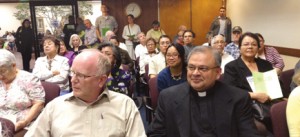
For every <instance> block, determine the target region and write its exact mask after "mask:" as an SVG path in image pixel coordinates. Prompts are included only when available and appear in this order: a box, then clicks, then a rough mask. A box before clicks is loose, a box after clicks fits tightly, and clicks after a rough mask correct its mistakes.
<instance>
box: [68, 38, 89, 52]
mask: <svg viewBox="0 0 300 137" xmlns="http://www.w3.org/2000/svg"><path fill="white" fill-rule="evenodd" d="M69 44H70V46H71V48H72V49H71V50H70V51H73V52H74V53H75V55H77V54H78V53H79V52H80V51H81V50H83V49H86V48H88V47H87V46H85V45H82V40H81V39H80V37H79V35H77V34H73V35H71V37H70V42H69Z"/></svg>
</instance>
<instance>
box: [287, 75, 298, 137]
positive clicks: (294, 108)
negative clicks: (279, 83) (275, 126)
mask: <svg viewBox="0 0 300 137" xmlns="http://www.w3.org/2000/svg"><path fill="white" fill-rule="evenodd" d="M293 82H294V83H295V84H297V85H298V86H297V87H296V88H295V89H294V90H293V91H292V92H291V94H290V96H289V99H288V103H287V107H286V118H287V125H288V128H289V133H290V137H299V136H300V117H299V115H300V110H299V105H300V70H298V71H296V72H295V75H294V76H293Z"/></svg>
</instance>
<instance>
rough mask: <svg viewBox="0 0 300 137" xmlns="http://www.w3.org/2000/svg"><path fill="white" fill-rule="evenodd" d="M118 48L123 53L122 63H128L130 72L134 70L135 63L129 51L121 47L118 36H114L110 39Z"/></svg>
mask: <svg viewBox="0 0 300 137" xmlns="http://www.w3.org/2000/svg"><path fill="white" fill-rule="evenodd" d="M109 41H110V42H111V43H112V44H113V45H114V46H116V48H117V49H118V50H119V51H120V55H121V60H122V62H121V64H124V65H127V66H128V67H129V69H130V72H132V71H133V67H134V63H133V61H132V59H131V58H130V56H129V54H128V52H127V51H126V50H124V49H122V48H120V42H119V41H118V39H117V37H116V36H112V37H111V38H110V40H109Z"/></svg>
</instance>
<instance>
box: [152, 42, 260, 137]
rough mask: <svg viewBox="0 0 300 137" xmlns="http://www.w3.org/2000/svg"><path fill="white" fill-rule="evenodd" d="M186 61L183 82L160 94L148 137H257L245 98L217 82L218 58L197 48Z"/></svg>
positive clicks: (211, 50)
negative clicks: (185, 77)
mask: <svg viewBox="0 0 300 137" xmlns="http://www.w3.org/2000/svg"><path fill="white" fill-rule="evenodd" d="M187 61H188V64H187V82H184V83H181V84H179V85H175V86H172V87H170V88H167V89H164V90H163V91H162V92H161V93H160V95H159V99H158V105H157V106H158V107H157V109H156V113H155V118H154V120H153V121H152V123H151V125H150V126H149V129H148V132H147V134H148V136H149V137H162V136H164V137H204V136H205V137H221V136H226V137H258V136H259V135H258V133H257V130H256V128H255V124H254V121H253V116H252V111H251V105H250V103H251V99H250V96H249V94H247V92H246V91H244V90H242V89H240V88H236V87H233V86H229V85H227V84H224V83H222V82H219V81H218V79H219V77H220V75H221V68H220V65H221V56H220V54H219V53H218V52H216V51H215V50H213V49H212V48H211V47H208V46H198V47H195V48H194V49H193V50H192V51H191V52H190V54H189V56H188V59H187Z"/></svg>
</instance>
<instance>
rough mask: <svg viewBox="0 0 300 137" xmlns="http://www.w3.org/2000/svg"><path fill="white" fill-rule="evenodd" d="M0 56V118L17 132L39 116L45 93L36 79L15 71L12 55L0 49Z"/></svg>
mask: <svg viewBox="0 0 300 137" xmlns="http://www.w3.org/2000/svg"><path fill="white" fill-rule="evenodd" d="M0 55H1V56H0V117H3V118H6V119H9V120H11V121H12V122H14V123H15V129H16V131H18V130H21V129H23V128H24V127H26V126H27V125H29V124H30V123H31V122H32V120H34V119H35V118H36V117H37V116H38V115H39V114H40V112H41V110H42V109H43V107H44V101H45V91H44V89H43V87H42V85H41V82H40V80H39V79H38V78H37V77H35V76H34V75H33V74H31V73H29V72H27V71H23V70H19V69H17V67H16V58H15V56H14V55H13V54H12V53H10V52H9V51H7V50H4V49H0Z"/></svg>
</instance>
